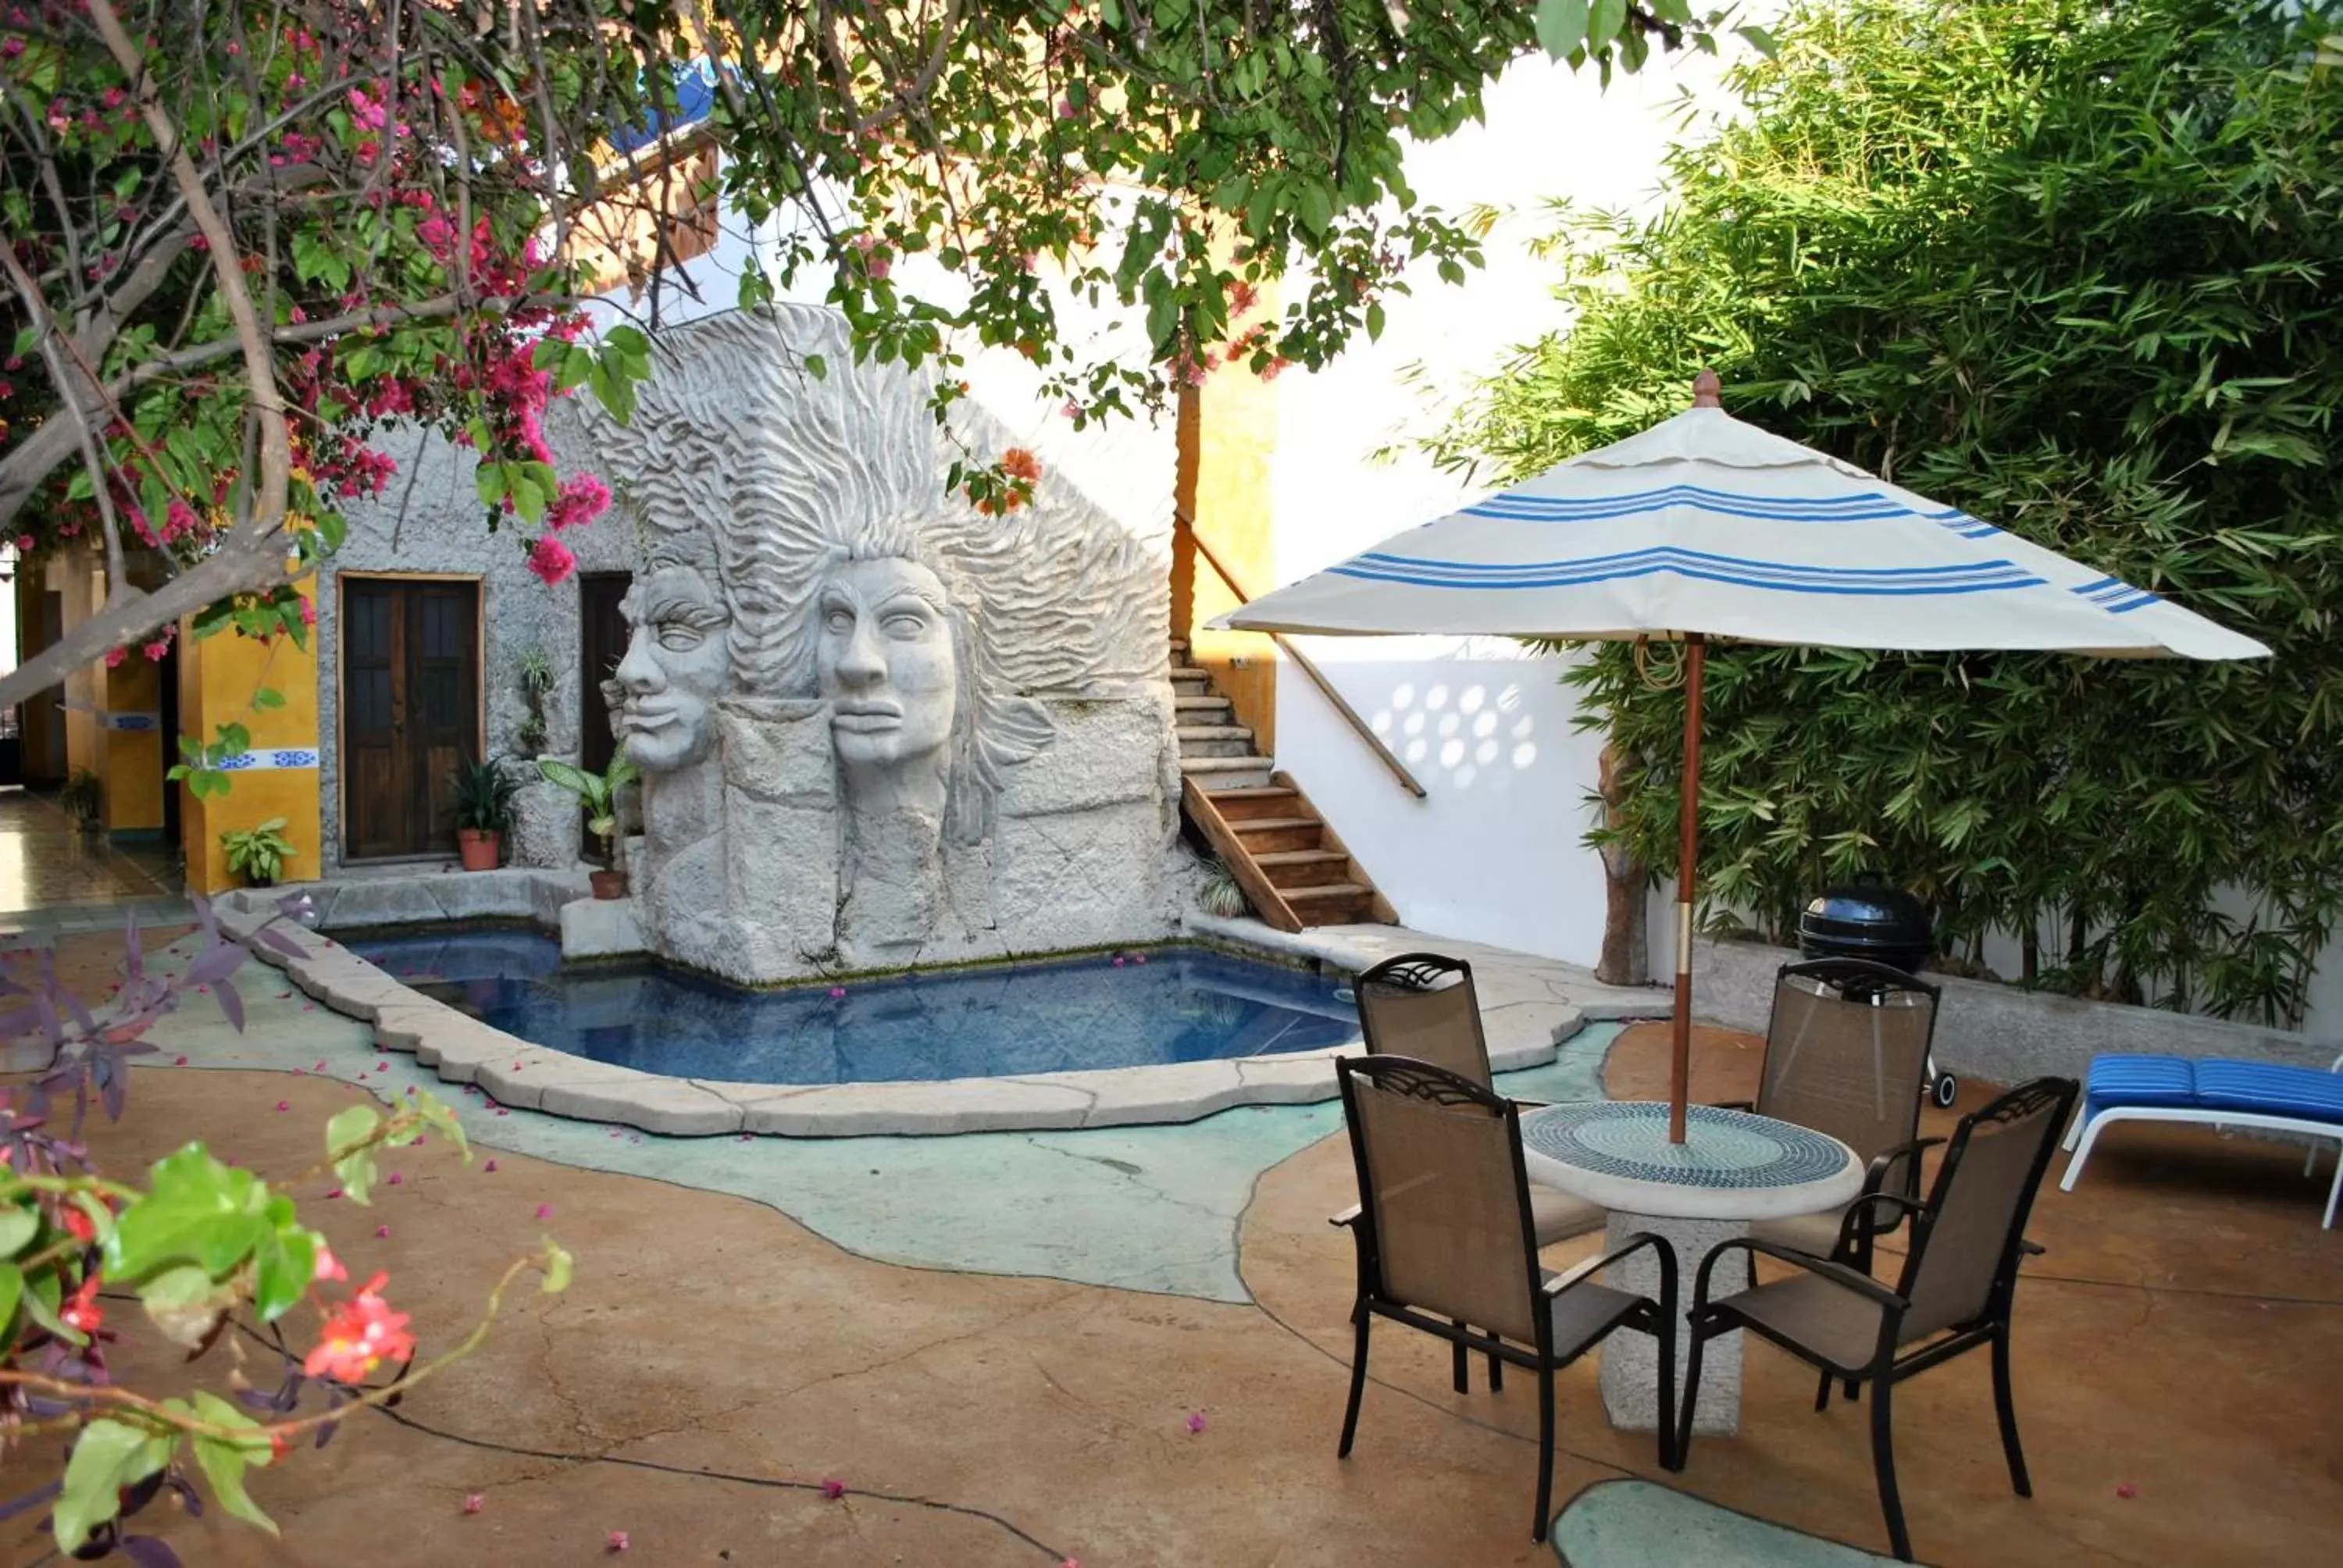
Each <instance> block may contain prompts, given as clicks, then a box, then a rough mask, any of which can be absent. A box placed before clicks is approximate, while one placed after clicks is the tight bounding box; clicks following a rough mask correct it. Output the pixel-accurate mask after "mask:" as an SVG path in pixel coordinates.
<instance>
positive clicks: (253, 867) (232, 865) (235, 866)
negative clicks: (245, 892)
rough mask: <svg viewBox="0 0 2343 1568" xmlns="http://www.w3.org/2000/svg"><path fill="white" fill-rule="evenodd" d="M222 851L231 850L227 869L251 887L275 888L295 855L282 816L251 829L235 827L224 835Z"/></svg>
mask: <svg viewBox="0 0 2343 1568" xmlns="http://www.w3.org/2000/svg"><path fill="white" fill-rule="evenodd" d="M220 848H221V849H225V850H226V851H227V869H229V870H231V871H233V872H235V873H236V875H237V876H239V877H242V878H243V879H244V881H245V885H246V887H251V888H273V887H275V886H276V885H277V878H278V877H279V876H281V875H283V874H284V871H285V862H286V861H287V860H289V859H292V858H293V855H294V849H293V845H292V842H291V840H289V839H287V838H286V837H285V819H284V818H282V817H271V818H270V819H268V820H267V821H266V822H261V823H257V824H256V825H254V826H252V827H250V828H231V829H228V830H227V831H226V832H225V833H222V834H221V835H220Z"/></svg>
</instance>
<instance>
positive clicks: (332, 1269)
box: [309, 1247, 350, 1283]
mask: <svg viewBox="0 0 2343 1568" xmlns="http://www.w3.org/2000/svg"><path fill="white" fill-rule="evenodd" d="M349 1277H350V1271H348V1270H347V1269H346V1268H344V1267H342V1261H341V1260H340V1259H339V1258H337V1257H335V1256H334V1250H333V1249H332V1248H331V1247H320V1248H318V1249H317V1263H316V1265H315V1266H314V1267H312V1268H311V1270H310V1271H309V1279H310V1282H312V1283H315V1282H317V1281H320V1280H345V1281H346V1280H347V1279H348V1278H349Z"/></svg>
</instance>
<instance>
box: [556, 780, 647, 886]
mask: <svg viewBox="0 0 2343 1568" xmlns="http://www.w3.org/2000/svg"><path fill="white" fill-rule="evenodd" d="M537 770H538V773H540V774H542V775H543V776H544V778H545V781H546V782H547V783H548V784H558V785H559V786H561V788H563V789H567V790H568V791H569V792H570V793H571V794H572V795H575V796H577V797H578V800H579V802H580V803H581V804H583V805H584V806H585V808H586V830H587V831H588V832H589V833H591V834H593V835H594V836H595V837H596V838H598V839H601V840H602V853H603V854H604V855H605V856H606V857H607V858H608V860H609V862H610V864H609V866H608V869H604V870H599V871H597V872H595V873H594V875H593V877H592V879H591V880H592V881H593V884H594V896H595V897H596V898H598V899H623V898H625V897H626V896H627V873H626V869H625V868H624V867H623V866H621V865H620V864H619V863H618V791H619V790H621V789H625V788H626V787H627V786H628V785H629V784H631V783H633V782H634V781H635V779H636V777H637V774H636V772H635V765H634V764H633V763H632V762H629V761H628V760H627V754H626V753H625V752H623V751H621V752H619V753H618V755H617V756H615V757H613V758H611V759H610V766H609V767H608V769H605V770H604V771H602V772H600V773H588V772H587V771H586V769H583V768H580V767H578V766H577V765H576V764H575V763H571V762H564V761H562V760H561V759H559V758H558V757H540V758H538V759H537Z"/></svg>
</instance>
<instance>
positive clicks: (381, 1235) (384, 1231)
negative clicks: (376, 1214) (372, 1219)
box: [374, 1225, 390, 1241]
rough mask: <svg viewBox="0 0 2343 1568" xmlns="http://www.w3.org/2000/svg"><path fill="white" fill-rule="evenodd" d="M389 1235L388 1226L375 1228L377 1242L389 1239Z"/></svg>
mask: <svg viewBox="0 0 2343 1568" xmlns="http://www.w3.org/2000/svg"><path fill="white" fill-rule="evenodd" d="M389 1235H390V1227H389V1226H387V1225H377V1226H376V1227H375V1228H374V1239H375V1240H376V1241H384V1240H386V1239H387V1238H388V1237H389Z"/></svg>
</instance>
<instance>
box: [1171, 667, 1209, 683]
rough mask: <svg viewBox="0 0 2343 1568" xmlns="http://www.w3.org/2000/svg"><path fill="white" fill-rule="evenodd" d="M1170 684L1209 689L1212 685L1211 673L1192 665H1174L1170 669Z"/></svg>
mask: <svg viewBox="0 0 2343 1568" xmlns="http://www.w3.org/2000/svg"><path fill="white" fill-rule="evenodd" d="M1172 684H1173V685H1174V686H1203V687H1209V686H1211V685H1212V671H1211V670H1209V669H1203V668H1198V667H1197V666H1195V665H1192V664H1174V665H1173V666H1172Z"/></svg>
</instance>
